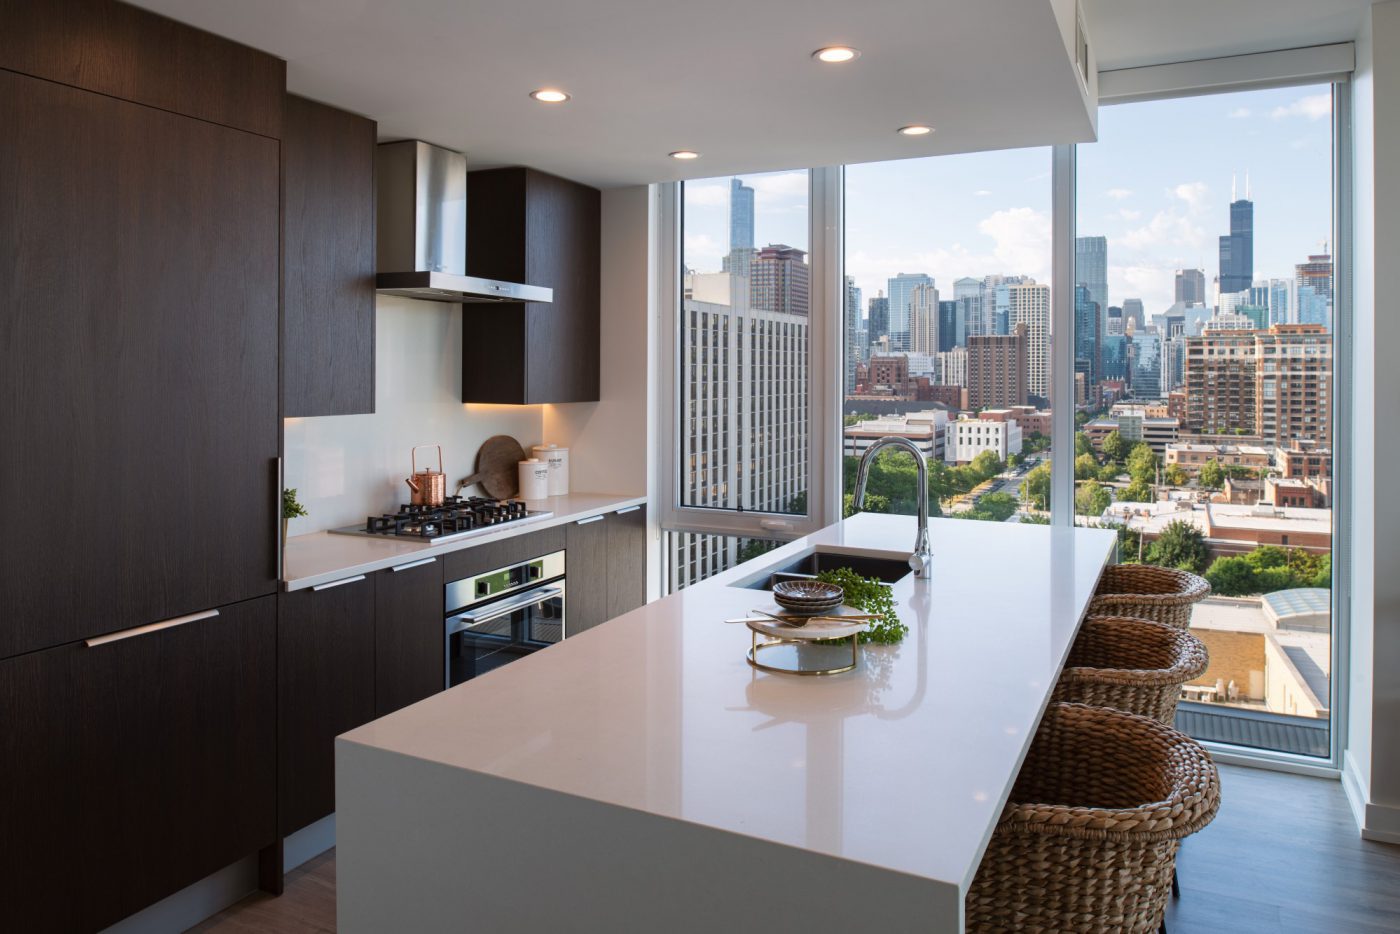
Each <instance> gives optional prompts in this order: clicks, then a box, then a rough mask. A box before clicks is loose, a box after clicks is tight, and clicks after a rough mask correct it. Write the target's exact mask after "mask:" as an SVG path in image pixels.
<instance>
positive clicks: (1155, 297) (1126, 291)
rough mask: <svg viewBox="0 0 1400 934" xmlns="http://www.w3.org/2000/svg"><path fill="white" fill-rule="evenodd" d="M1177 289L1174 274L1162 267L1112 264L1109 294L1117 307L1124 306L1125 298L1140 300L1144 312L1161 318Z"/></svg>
mask: <svg viewBox="0 0 1400 934" xmlns="http://www.w3.org/2000/svg"><path fill="white" fill-rule="evenodd" d="M1175 288H1176V276H1175V271H1174V270H1172V269H1166V268H1164V267H1162V266H1161V265H1160V264H1157V263H1153V264H1151V265H1137V264H1127V265H1118V266H1115V265H1113V264H1111V263H1110V264H1109V267H1108V294H1109V296H1110V300H1111V303H1112V304H1114V305H1119V306H1121V305H1122V304H1123V299H1125V298H1140V299H1142V305H1143V311H1144V312H1146V313H1147V314H1149V315H1154V314H1160V313H1161V312H1163V311H1165V310H1166V309H1167V308H1168V306H1170V305H1171V303H1172V299H1173V298H1174V296H1175Z"/></svg>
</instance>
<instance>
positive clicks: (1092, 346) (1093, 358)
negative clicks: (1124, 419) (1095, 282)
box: [1074, 269, 1104, 399]
mask: <svg viewBox="0 0 1400 934" xmlns="http://www.w3.org/2000/svg"><path fill="white" fill-rule="evenodd" d="M1082 271H1083V270H1082V269H1081V272H1082ZM1101 307H1102V306H1100V305H1099V303H1098V302H1095V301H1094V300H1093V298H1092V297H1091V294H1090V291H1089V287H1088V286H1087V285H1084V284H1083V283H1080V284H1079V285H1076V286H1075V287H1074V372H1076V373H1083V374H1084V383H1085V387H1086V390H1087V395H1088V396H1089V397H1090V398H1095V399H1097V398H1098V389H1097V387H1098V384H1099V381H1100V380H1101V379H1103V343H1102V342H1103V333H1104V326H1103V322H1102V321H1101V320H1100V314H1099V311H1100V308H1101Z"/></svg>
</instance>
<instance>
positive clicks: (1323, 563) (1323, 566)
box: [1308, 554, 1332, 588]
mask: <svg viewBox="0 0 1400 934" xmlns="http://www.w3.org/2000/svg"><path fill="white" fill-rule="evenodd" d="M1308 586H1309V587H1327V588H1330V587H1331V586H1332V556H1331V555H1330V554H1327V555H1322V556H1321V557H1319V558H1318V561H1317V569H1316V570H1315V571H1313V575H1312V579H1311V580H1309V581H1308Z"/></svg>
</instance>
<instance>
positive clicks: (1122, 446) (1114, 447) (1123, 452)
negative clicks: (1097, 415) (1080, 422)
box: [1103, 429, 1128, 461]
mask: <svg viewBox="0 0 1400 934" xmlns="http://www.w3.org/2000/svg"><path fill="white" fill-rule="evenodd" d="M1103 456H1104V457H1107V458H1108V459H1109V460H1111V461H1121V460H1122V459H1123V458H1125V457H1127V456H1128V442H1127V441H1125V440H1124V438H1123V436H1122V435H1120V434H1119V433H1118V431H1117V429H1114V430H1113V431H1110V432H1109V433H1108V434H1107V435H1105V436H1104V439H1103Z"/></svg>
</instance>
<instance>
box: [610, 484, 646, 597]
mask: <svg viewBox="0 0 1400 934" xmlns="http://www.w3.org/2000/svg"><path fill="white" fill-rule="evenodd" d="M646 602H647V510H646V507H645V506H629V507H627V508H625V509H618V510H616V511H614V512H612V513H610V514H609V515H608V611H607V614H606V615H605V617H604V618H606V619H612V618H613V617H614V616H621V615H622V614H623V613H626V612H628V611H630V610H635V609H636V608H637V607H639V606H641V605H642V604H644V603H646Z"/></svg>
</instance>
